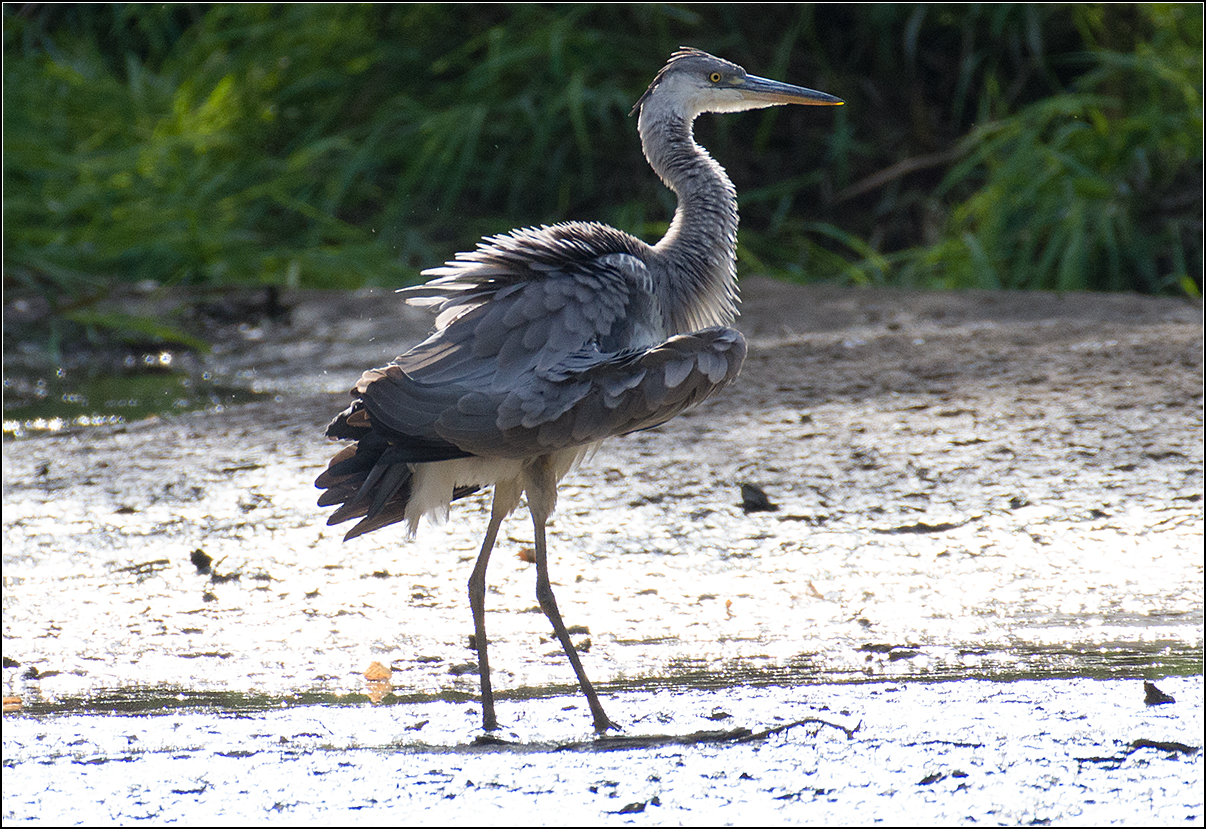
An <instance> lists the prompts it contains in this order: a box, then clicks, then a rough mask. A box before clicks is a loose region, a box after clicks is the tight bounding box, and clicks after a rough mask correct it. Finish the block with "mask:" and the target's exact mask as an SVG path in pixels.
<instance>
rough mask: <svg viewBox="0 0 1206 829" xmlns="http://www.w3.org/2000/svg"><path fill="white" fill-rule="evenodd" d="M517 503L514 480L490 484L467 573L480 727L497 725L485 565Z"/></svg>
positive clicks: (487, 727)
mask: <svg viewBox="0 0 1206 829" xmlns="http://www.w3.org/2000/svg"><path fill="white" fill-rule="evenodd" d="M518 503H519V487H518V486H516V485H515V483H514V482H504V483H498V484H496V485H495V487H494V505H493V507H491V509H490V524H489V526H488V527H486V537H485V539H483V540H482V551H481V552H480V553H478V556H477V564H475V565H473V573H472V574H471V575H470V576H469V607H470V608H471V609H472V610H473V641H474V643H475V644H476V645H477V671H478V676H479V677H480V679H481V683H482V728H484V729H485V730H486V731H493V730H494V729H496V728H498V719H497V718H496V717H495V716H494V689H493V688H492V687H491V685H490V659H489V657H488V656H487V655H486V651H487V642H486V565H487V564H489V563H490V551H491V550H493V549H494V541H495V540H496V539H497V538H498V528H499V527H500V526H501V525H502V521H503V519H504V518H506V517H507V516H508V515H510V514H511V510H513V509H515V506H516V504H518Z"/></svg>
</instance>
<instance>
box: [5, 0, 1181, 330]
mask: <svg viewBox="0 0 1206 829" xmlns="http://www.w3.org/2000/svg"><path fill="white" fill-rule="evenodd" d="M680 44H689V45H694V46H698V47H700V48H703V49H706V50H708V51H711V52H714V53H716V54H719V55H722V56H724V57H727V58H729V59H732V60H735V61H737V62H739V63H741V64H742V65H744V66H746V67H747V68H748V69H749V70H750V71H751V72H754V73H755V74H759V75H763V76H767V77H772V78H778V79H782V80H786V81H790V82H793V83H799V84H803V85H806V86H811V87H814V88H817V89H822V90H825V91H827V92H831V93H833V94H835V95H838V96H840V97H842V98H844V99H845V100H846V101H847V106H845V107H841V108H837V109H823V110H822V109H816V108H805V107H789V108H774V109H770V110H764V111H761V112H757V113H749V114H745V115H738V116H723V117H710V116H705V117H704V118H703V119H701V120H700V122H699V125H698V126H697V136H698V137H699V139H700V142H701V143H702V144H704V145H705V146H707V147H708V148H709V150H710V151H711V152H712V154H713V155H714V156H715V157H716V158H717V159H718V160H720V161H721V163H722V164H724V165H725V166H726V168H727V169H728V170H729V173H730V175H731V176H732V178H733V180H734V182H735V183H736V184H737V188H738V193H739V194H740V200H741V206H742V236H741V248H740V250H739V259H740V261H739V271H740V272H742V273H751V272H758V273H772V274H778V275H783V276H787V277H790V278H795V279H799V280H812V279H825V280H839V281H846V282H850V283H857V284H904V285H913V286H921V287H945V288H967V287H981V288H1040V289H1056V290H1132V291H1140V292H1144V293H1156V294H1182V295H1184V294H1189V295H1195V296H1200V289H1201V279H1202V266H1203V260H1202V7H1201V5H1199V4H1181V5H1168V4H1152V5H1113V4H1108V5H1107V4H1072V5H981V4H975V5H935V6H925V5H918V6H906V5H899V4H888V5H875V4H866V5H820V6H815V7H812V6H798V5H776V6H756V7H755V6H747V5H740V4H735V5H729V4H724V5H709V6H679V5H643V4H641V5H619V4H615V5H613V4H603V5H569V6H551V5H518V6H489V5H455V6H452V5H325V4H303V5H253V4H233V5H212V6H211V5H200V4H198V5H171V4H168V5H161V4H153V5H152V4H147V5H120V4H119V5H100V4H97V5H89V4H85V5H38V4H25V5H18V4H6V5H5V6H4V56H5V60H4V122H5V130H4V192H5V198H4V239H5V245H4V287H5V291H6V293H10V292H13V291H15V292H17V293H36V294H38V295H40V296H42V297H44V298H45V300H46V301H47V302H48V303H49V307H50V308H52V309H53V310H54V312H55V313H54V316H57V317H58V318H60V319H75V320H76V321H77V322H78V323H79V324H81V325H85V326H95V325H97V324H103V323H104V320H105V319H110V322H111V318H105V317H103V316H102V315H100V314H98V313H96V312H94V311H92V310H90V308H91V306H92V305H93V303H95V302H96V301H97V300H98V299H99V298H102V297H104V296H106V295H108V293H109V292H110V291H111V290H112V289H113V288H114V286H118V285H121V284H124V283H137V282H144V281H146V280H153V281H154V282H155V283H158V284H161V285H190V286H209V287H226V286H279V287H299V286H300V287H323V288H344V289H346V288H352V287H357V286H361V285H367V284H375V285H391V286H392V285H402V284H406V283H409V282H413V281H416V280H417V279H418V270H419V269H421V268H423V267H429V266H432V265H435V264H438V263H440V262H441V261H443V260H444V259H446V258H448V257H450V256H451V254H453V253H454V252H456V251H458V250H464V249H466V248H469V247H471V246H472V245H473V244H474V243H475V242H476V239H477V237H478V236H480V235H482V234H484V233H492V232H501V231H505V230H508V229H510V228H512V227H517V226H521V225H526V224H534V223H542V222H544V223H552V222H556V221H562V220H568V219H598V220H602V221H607V222H610V223H612V224H614V225H616V226H618V227H621V228H623V229H625V230H628V231H629V232H632V233H634V234H636V235H638V236H641V237H643V238H645V239H647V240H650V241H653V240H655V239H656V238H657V237H659V236H660V234H661V233H662V232H663V231H664V229H665V227H666V226H667V223H668V220H669V218H670V215H671V213H672V211H673V206H674V202H673V195H672V194H671V193H669V192H668V191H666V190H665V188H664V187H662V185H661V184H660V182H659V181H658V180H657V178H656V177H655V176H654V174H653V173H652V172H651V171H650V170H649V168H648V166H647V165H646V163H645V161H644V159H643V158H642V156H641V152H640V146H639V141H638V139H637V136H636V125H635V120H634V119H631V118H629V117H627V116H628V111H629V110H630V109H631V107H632V105H633V103H634V102H635V101H636V99H637V98H638V97H639V95H640V94H641V92H642V91H643V90H644V88H645V86H646V85H647V84H648V82H649V81H650V79H651V78H652V77H653V74H654V73H655V72H656V71H657V69H658V68H659V67H660V66H661V65H662V63H663V62H664V61H665V59H666V57H667V56H668V55H669V54H670V53H671V52H672V51H673V50H674V49H675V48H676V47H678V46H679V45H680ZM98 320H101V323H98V322H97V321H98ZM168 330H169V329H168V328H167V327H163V328H162V330H161V331H160V332H159V334H158V336H160V337H161V338H168V339H170V338H171V336H172V335H171V334H170V333H165V332H168Z"/></svg>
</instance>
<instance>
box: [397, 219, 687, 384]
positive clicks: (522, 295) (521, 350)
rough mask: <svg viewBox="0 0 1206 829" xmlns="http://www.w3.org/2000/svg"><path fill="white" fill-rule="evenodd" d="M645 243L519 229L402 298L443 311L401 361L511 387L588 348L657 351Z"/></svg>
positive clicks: (591, 231)
mask: <svg viewBox="0 0 1206 829" xmlns="http://www.w3.org/2000/svg"><path fill="white" fill-rule="evenodd" d="M643 247H644V245H643V243H642V242H640V241H638V240H636V239H634V238H633V237H631V236H628V235H627V234H624V233H621V232H619V231H617V230H614V229H613V228H610V227H607V226H605V225H597V224H583V223H574V224H562V225H555V226H553V227H541V228H535V229H525V230H518V231H514V232H512V233H510V234H506V235H502V236H495V237H492V238H490V239H487V240H485V241H484V242H483V243H482V244H480V245H479V246H478V248H477V249H476V250H475V251H473V252H470V253H460V254H457V257H456V259H455V260H453V261H451V262H448V263H446V264H445V265H444V266H443V267H440V268H433V269H431V270H428V271H424V274H425V275H429V276H435V277H437V278H436V279H433V280H432V281H430V282H428V283H427V284H425V285H420V286H418V287H415V288H407V289H403V290H402V291H401V292H400V293H402V294H403V296H404V297H405V298H406V300H407V301H408V302H410V303H412V304H416V305H434V306H436V307H437V308H438V311H439V313H438V315H437V317H436V325H435V330H434V332H433V333H432V334H431V336H430V337H428V338H427V340H425V341H424V342H422V343H420V344H419V345H418V346H416V347H415V348H414V349H412V350H411V351H409V352H407V353H406V354H404V355H402V356H401V357H399V358H397V360H395V361H394V364H395V365H397V366H399V367H400V368H402V369H403V370H404V371H405V372H406V373H407V374H409V375H410V376H411V377H412V378H414V379H416V380H419V381H422V382H425V383H432V384H437V383H439V384H453V385H471V386H474V387H475V388H478V389H480V390H482V391H486V390H501V389H508V388H513V387H515V386H516V385H518V384H519V383H521V382H522V378H523V377H524V376H525V375H526V374H528V373H529V372H532V371H541V370H548V369H551V368H552V367H554V366H556V365H558V364H559V363H561V362H562V361H563V360H565V359H567V358H568V357H570V355H572V354H575V353H577V352H579V351H581V350H583V349H584V348H585V349H589V348H592V347H593V348H594V349H596V350H598V351H600V352H616V351H622V350H624V349H626V348H634V347H649V346H652V345H654V344H656V343H657V342H660V341H662V340H664V339H665V338H666V336H667V332H666V331H665V326H664V323H663V321H662V318H661V314H660V311H659V310H658V308H657V304H656V302H655V300H654V298H653V291H652V284H651V280H650V278H649V275H648V272H647V269H646V267H645V264H644V262H643V261H642V259H641V255H642V253H643V250H642V248H643Z"/></svg>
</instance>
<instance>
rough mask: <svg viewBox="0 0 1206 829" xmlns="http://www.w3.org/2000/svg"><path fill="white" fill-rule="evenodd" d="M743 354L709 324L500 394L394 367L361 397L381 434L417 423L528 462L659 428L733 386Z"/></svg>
mask: <svg viewBox="0 0 1206 829" xmlns="http://www.w3.org/2000/svg"><path fill="white" fill-rule="evenodd" d="M745 352H746V344H745V339H744V338H743V337H742V336H741V334H740V333H739V332H737V331H735V330H733V329H731V328H724V327H715V328H708V329H704V330H703V331H697V332H694V333H692V334H684V335H679V336H676V337H671V338H670V339H669V340H666V341H665V342H663V343H661V344H659V345H657V346H655V347H653V348H649V349H629V350H626V351H622V352H617V353H611V354H605V353H600V352H598V351H593V352H592V351H590V350H581V351H579V352H576V353H574V354H572V355H569V356H567V357H566V358H565V359H563V360H562V361H561V362H560V363H558V364H557V365H556V366H553V367H551V368H548V369H541V370H537V371H534V372H532V373H531V374H530V375H528V376H527V377H526V378H525V382H524V383H522V384H520V385H518V386H516V387H515V388H511V389H506V390H502V389H496V390H477V389H471V388H467V387H465V386H458V385H448V384H440V385H432V384H428V383H424V382H422V381H420V380H417V379H415V378H414V377H412V376H410V374H409V373H408V372H406V371H404V370H403V369H402V368H401V366H397V365H392V366H386V367H385V368H383V369H375V370H374V372H373V373H375V375H376V376H375V377H374V378H373V380H372V381H371V382H370V383H368V384H367V385H366V386H365V387H364V388H363V389H362V390H361V392H360V399H361V401H362V402H363V404H364V407H365V410H366V412H367V413H368V416H369V418H370V419H371V420H372V422H373V423H374V424H375V425H379V426H381V427H383V428H385V429H387V430H394V429H398V428H403V429H405V428H413V426H414V424H416V423H419V422H421V423H422V428H423V429H424V430H425V431H426V430H430V432H429V434H431V435H432V438H433V439H438V440H440V441H444V442H446V444H447V445H451V446H455V447H457V448H459V449H460V450H462V451H466V452H470V453H472V454H474V455H481V456H485V457H504V458H526V457H533V456H536V455H541V454H545V453H548V452H553V451H556V450H558V449H564V448H568V447H571V446H581V445H583V444H587V443H593V442H596V441H599V440H602V439H604V438H607V437H611V436H613V435H622V434H627V433H628V432H634V431H637V430H640V429H648V428H651V427H653V426H657V425H659V424H661V423H664V422H666V421H667V420H669V419H670V418H672V417H674V416H675V415H677V414H678V413H680V412H682V411H683V410H684V409H687V408H689V407H691V406H694V405H695V404H697V403H699V402H701V401H702V400H704V399H706V398H707V397H708V396H709V395H711V394H712V393H713V392H715V391H716V390H717V389H719V388H722V387H723V386H725V385H727V384H728V383H730V382H732V381H733V379H735V378H736V376H737V374H738V372H739V371H740V369H741V364H742V362H743V361H744V359H745ZM399 412H406V413H407V416H408V417H416V416H417V417H418V418H419V419H417V420H410V421H407V422H401V421H399V415H398V413H399Z"/></svg>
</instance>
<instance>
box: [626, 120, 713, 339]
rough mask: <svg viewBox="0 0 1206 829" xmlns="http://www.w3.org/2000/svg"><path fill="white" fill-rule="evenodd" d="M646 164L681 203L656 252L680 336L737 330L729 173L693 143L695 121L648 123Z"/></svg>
mask: <svg viewBox="0 0 1206 829" xmlns="http://www.w3.org/2000/svg"><path fill="white" fill-rule="evenodd" d="M641 115H642V117H641V119H640V125H639V128H640V131H641V146H642V148H643V149H644V151H645V158H647V159H648V160H649V164H650V165H651V166H652V167H653V169H654V171H655V172H656V173H657V174H658V176H659V177H661V179H662V181H664V182H665V183H666V186H667V187H669V188H670V189H671V190H673V191H674V192H675V194H677V196H678V208H677V209H676V210H675V211H674V220H673V221H672V222H671V223H670V229H669V230H668V231H667V232H666V235H665V237H664V238H663V239H662V240H661V241H660V242H658V243H657V245H656V246H655V247H654V250H655V251H656V253H657V254H658V256H659V257H660V258H661V260H662V264H663V266H664V268H665V270H666V275H667V277H668V278H667V280H666V281H665V283H664V284H662V285H659V286H658V293H659V294H660V295H659V297H658V298H659V300H660V301H661V303H662V309H663V311H664V312H665V313H666V314H667V316H668V317H669V320H668V322H669V323H670V325H671V326H672V328H673V329H674V331H675V332H676V333H685V332H688V331H697V330H699V329H701V328H706V327H708V326H710V325H723V324H728V323H730V322H732V320H733V317H735V316H737V271H736V260H737V191H736V190H735V189H734V187H733V182H731V181H729V177H728V176H727V175H725V172H724V168H723V167H721V166H720V165H719V164H717V163H716V161H715V160H714V159H713V158H712V157H711V156H710V155H708V154H707V152H706V151H705V150H704V149H703V147H701V146H699V145H698V144H696V143H695V138H694V136H693V135H692V133H691V121H692V119H690V118H685V117H682V116H681V115H678V114H667V115H665V117H657V116H656V115H654V116H651V117H650V118H648V119H646V118H645V117H644V116H645V113H644V112H642V113H641Z"/></svg>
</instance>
